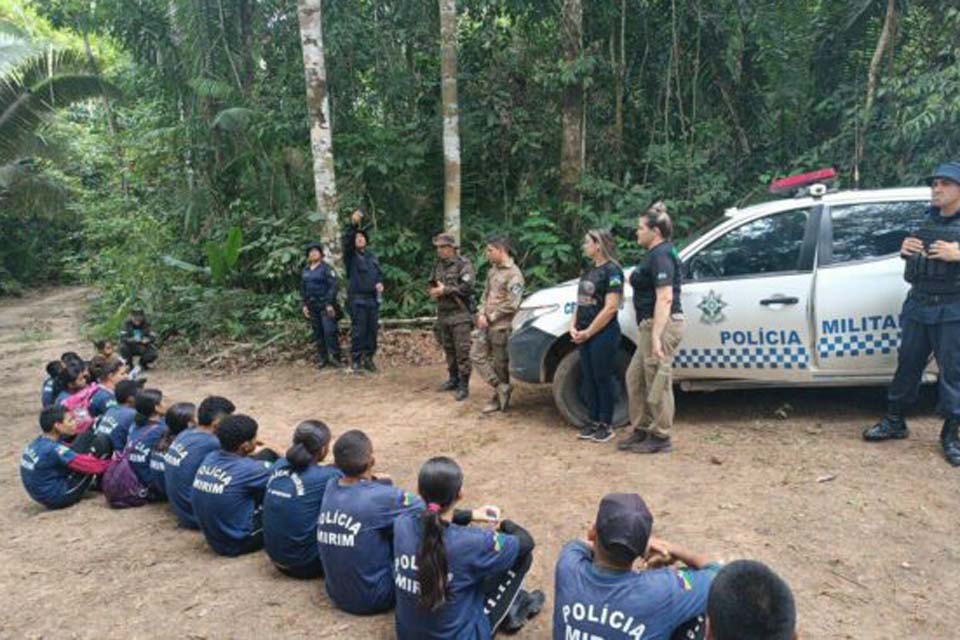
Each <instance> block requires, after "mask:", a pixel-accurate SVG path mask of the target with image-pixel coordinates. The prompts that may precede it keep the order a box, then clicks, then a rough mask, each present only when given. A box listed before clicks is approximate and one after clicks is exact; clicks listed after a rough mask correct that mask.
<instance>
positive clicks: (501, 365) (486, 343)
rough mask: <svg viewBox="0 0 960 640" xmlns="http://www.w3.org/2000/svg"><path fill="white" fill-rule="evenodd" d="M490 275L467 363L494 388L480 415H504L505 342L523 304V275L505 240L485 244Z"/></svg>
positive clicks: (507, 396) (507, 380)
mask: <svg viewBox="0 0 960 640" xmlns="http://www.w3.org/2000/svg"><path fill="white" fill-rule="evenodd" d="M487 259H488V260H489V261H490V271H488V272H487V283H486V286H485V287H484V289H483V295H482V296H481V297H480V309H479V310H478V311H477V330H476V331H474V333H473V347H472V348H471V350H470V360H471V362H473V366H474V367H475V368H476V370H477V372H478V373H479V374H480V375H481V376H483V378H484V379H485V380H486V381H487V382H488V383H489V384H490V386H491V387H493V388H494V390H495V393H494V394H493V398H492V399H491V400H490V402H488V403H487V404H486V405H485V406H484V407H483V409H482V411H483V413H492V412H494V411H506V410H507V406H508V405H509V404H510V393H511V392H512V391H513V387H511V386H510V368H509V366H508V359H507V339H508V338H509V337H510V329H511V325H512V324H513V316H514V315H515V314H516V313H517V309H519V308H520V302H522V300H523V274H522V273H520V269H519V268H517V265H515V264H514V263H513V260H512V259H511V257H510V242H509V240H507V239H506V238H504V237H497V238H493V239H491V240H490V241H489V242H488V243H487Z"/></svg>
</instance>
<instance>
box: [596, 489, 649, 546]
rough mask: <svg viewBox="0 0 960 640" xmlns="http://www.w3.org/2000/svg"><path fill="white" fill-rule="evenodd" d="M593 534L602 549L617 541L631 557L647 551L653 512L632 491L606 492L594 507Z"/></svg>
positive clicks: (616, 543) (615, 543)
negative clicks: (597, 507) (594, 526)
mask: <svg viewBox="0 0 960 640" xmlns="http://www.w3.org/2000/svg"><path fill="white" fill-rule="evenodd" d="M596 527H597V538H598V540H599V542H600V544H601V545H603V548H604V549H609V548H611V547H612V546H613V545H619V546H621V547H624V548H625V549H627V550H628V551H629V552H630V553H631V554H632V555H633V556H634V557H639V556H642V555H643V554H645V553H646V552H647V543H648V542H649V541H650V534H651V532H652V531H653V515H651V513H650V509H648V508H647V504H646V503H645V502H644V501H643V498H641V497H640V496H639V495H637V494H635V493H608V494H607V495H606V496H604V497H603V500H601V501H600V508H599V509H598V510H597V523H596Z"/></svg>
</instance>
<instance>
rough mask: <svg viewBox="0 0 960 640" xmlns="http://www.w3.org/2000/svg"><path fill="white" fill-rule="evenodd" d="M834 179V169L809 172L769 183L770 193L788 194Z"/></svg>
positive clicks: (835, 173) (835, 172)
mask: <svg viewBox="0 0 960 640" xmlns="http://www.w3.org/2000/svg"><path fill="white" fill-rule="evenodd" d="M836 177H837V170H836V169H820V170H819V171H811V172H810V173H801V174H800V175H798V176H790V177H789V178H782V179H780V180H774V181H773V182H771V183H770V193H773V194H776V195H784V194H789V193H793V192H794V191H796V190H797V189H802V188H803V187H809V186H810V185H812V184H816V183H818V182H830V181H831V180H833V179H834V178H836Z"/></svg>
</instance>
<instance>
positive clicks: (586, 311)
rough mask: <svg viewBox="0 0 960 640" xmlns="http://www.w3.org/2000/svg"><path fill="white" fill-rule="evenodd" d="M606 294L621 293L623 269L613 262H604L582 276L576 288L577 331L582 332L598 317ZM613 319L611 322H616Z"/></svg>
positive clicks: (604, 302)
mask: <svg viewBox="0 0 960 640" xmlns="http://www.w3.org/2000/svg"><path fill="white" fill-rule="evenodd" d="M608 293H620V294H622V293H623V269H621V268H620V266H619V265H617V264H614V263H613V262H605V263H603V264H602V265H600V266H599V267H593V268H592V269H590V270H589V271H587V272H586V273H584V274H583V276H581V278H580V284H579V285H578V286H577V323H576V327H577V330H578V331H583V330H584V329H586V328H587V327H589V326H590V323H591V322H593V321H594V319H595V318H596V317H597V316H598V315H600V310H601V309H603V305H604V304H606V301H607V294H608ZM616 321H617V320H616V318H614V319H613V320H612V321H611V322H616Z"/></svg>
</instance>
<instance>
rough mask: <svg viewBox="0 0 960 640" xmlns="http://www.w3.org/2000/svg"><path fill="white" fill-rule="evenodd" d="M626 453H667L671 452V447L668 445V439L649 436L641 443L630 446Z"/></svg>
mask: <svg viewBox="0 0 960 640" xmlns="http://www.w3.org/2000/svg"><path fill="white" fill-rule="evenodd" d="M627 451H629V452H630V453H667V452H670V451H673V445H672V444H671V443H670V438H658V437H657V436H655V435H653V434H650V437H648V438H646V439H645V440H644V441H643V442H638V443H637V444H635V445H631V446H630V448H628V449H627Z"/></svg>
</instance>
